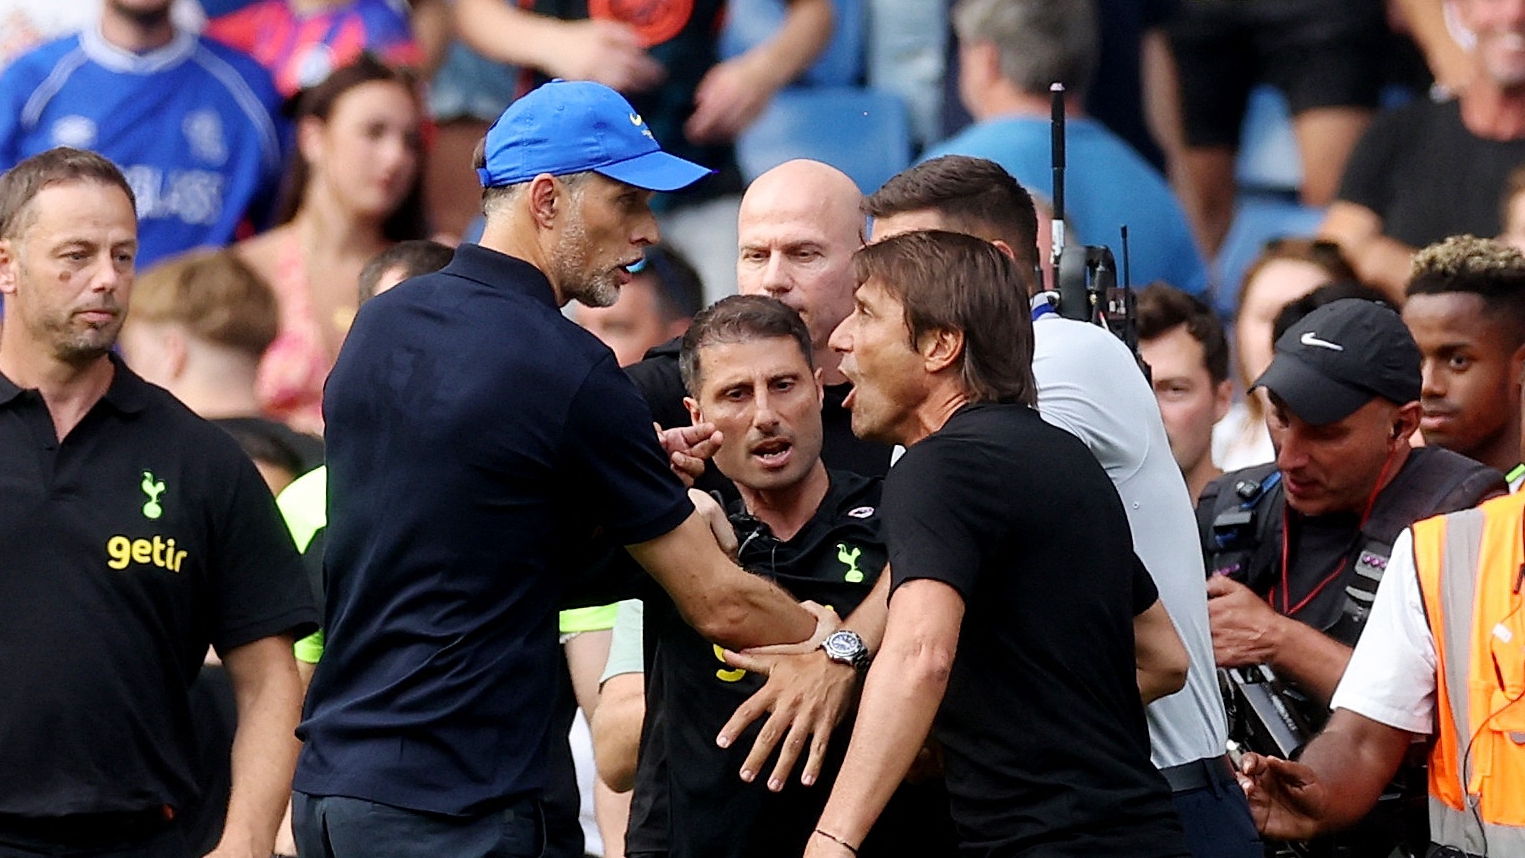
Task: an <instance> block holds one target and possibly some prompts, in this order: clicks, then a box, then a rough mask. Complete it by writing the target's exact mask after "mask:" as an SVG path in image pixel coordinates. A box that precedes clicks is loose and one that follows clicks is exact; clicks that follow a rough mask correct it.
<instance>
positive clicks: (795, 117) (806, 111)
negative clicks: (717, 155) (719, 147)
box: [736, 87, 911, 193]
mask: <svg viewBox="0 0 1525 858" xmlns="http://www.w3.org/2000/svg"><path fill="white" fill-rule="evenodd" d="M793 158H813V159H815V160H817V161H823V162H825V163H827V164H830V165H832V166H833V167H836V168H837V169H839V170H841V171H842V172H844V173H846V174H847V175H849V176H851V177H852V179H853V181H855V182H857V183H858V187H859V188H861V189H862V190H863V192H864V193H872V192H873V191H876V190H878V189H879V186H880V185H882V184H884V182H885V180H887V179H889V178H890V177H891V176H893V175H895V174H896V173H898V172H900V171H901V170H903V169H905V168H906V167H907V166H909V165H910V163H911V136H910V126H909V119H908V117H907V115H906V109H905V104H904V103H903V102H902V101H901V100H900V98H899V97H898V96H895V95H891V94H889V93H885V92H880V91H877V90H873V89H865V88H861V87H812V88H801V89H786V90H783V91H782V92H780V93H779V94H778V96H777V97H776V98H774V99H773V103H772V104H770V105H769V106H768V109H767V110H766V111H764V112H763V115H762V116H760V117H759V118H758V120H757V122H756V123H755V124H754V125H753V126H752V127H751V128H749V129H747V130H746V131H745V132H744V133H743V134H742V135H741V137H740V138H739V139H738V140H737V141H736V160H737V161H738V162H739V163H740V165H741V172H742V175H743V176H744V177H745V178H746V180H747V181H748V182H751V181H752V180H753V179H755V178H757V176H758V175H760V174H762V173H764V172H766V171H768V170H770V169H772V168H774V167H776V166H778V165H779V164H782V163H783V162H785V161H788V160H790V159H793Z"/></svg>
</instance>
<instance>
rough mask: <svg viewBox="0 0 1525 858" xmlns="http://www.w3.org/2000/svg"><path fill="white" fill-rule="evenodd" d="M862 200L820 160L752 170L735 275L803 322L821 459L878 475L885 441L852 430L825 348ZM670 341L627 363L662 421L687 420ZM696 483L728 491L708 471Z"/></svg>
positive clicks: (845, 286)
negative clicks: (819, 384)
mask: <svg viewBox="0 0 1525 858" xmlns="http://www.w3.org/2000/svg"><path fill="white" fill-rule="evenodd" d="M862 202H863V194H862V192H861V191H859V190H858V186H857V185H856V184H854V183H853V180H852V179H850V178H848V176H847V174H846V173H843V172H842V171H841V170H838V169H836V168H835V167H832V166H830V165H827V164H823V163H821V162H820V161H809V160H805V159H798V160H794V161H786V162H785V163H783V164H780V165H778V166H777V167H774V168H773V169H771V170H769V171H767V172H766V173H763V174H762V175H761V176H758V177H757V178H756V179H754V180H753V181H752V184H751V185H749V186H748V187H747V192H746V195H745V196H743V197H742V199H741V213H740V215H739V216H738V219H737V235H738V242H737V244H738V248H737V256H736V282H737V287H738V289H739V291H740V292H741V294H743V295H767V296H769V297H772V298H777V299H778V300H780V301H782V302H784V303H785V304H787V305H789V306H790V307H792V308H793V309H794V310H795V311H796V312H798V313H799V314H800V317H801V318H803V319H804V320H805V326H806V328H807V329H808V330H809V331H810V342H811V348H812V350H813V352H814V354H813V355H812V357H813V359H814V361H815V366H816V367H818V368H819V369H820V370H821V372H822V381H823V382H824V383H825V386H826V401H825V403H824V404H823V406H822V409H821V422H822V429H823V431H824V433H825V439H824V444H823V447H822V450H821V460H822V461H824V462H825V463H826V465H827V467H830V468H835V469H837V470H845V471H852V472H854V473H857V474H862V475H864V476H883V475H884V473H885V472H886V471H888V470H889V466H890V448H889V447H888V446H886V445H884V444H880V443H877V442H874V441H862V440H859V439H858V438H857V437H856V436H854V435H853V433H852V422H851V420H852V418H851V415H850V414H849V413H848V411H847V409H845V408H843V407H842V400H843V399H844V398H845V397H846V396H847V392H848V390H850V389H851V387H852V386H851V385H850V384H848V383H847V379H846V378H845V377H844V376H843V375H842V373H841V371H840V370H838V369H837V364H838V362H839V361H840V359H841V356H840V355H838V354H837V353H836V352H834V351H832V350H831V348H830V347H829V346H828V345H827V340H828V339H829V338H830V337H831V332H832V330H834V329H835V328H836V326H837V325H839V324H841V322H842V320H843V319H845V318H847V316H848V314H849V313H851V312H852V308H853V289H854V287H855V284H854V282H853V273H852V256H853V253H854V252H856V251H857V249H858V248H859V247H862V246H863V235H864V216H863V211H862V208H861V205H862ZM678 345H679V344H678V341H677V340H673V341H671V342H668V343H664V344H663V345H660V346H657V347H656V348H654V349H652V350H651V351H649V352H647V353H646V359H645V360H643V361H641V362H640V363H638V364H635V365H634V366H631V367H628V368H627V369H626V372H628V373H629V374H630V377H631V378H632V379H633V380H634V381H635V384H636V387H638V388H640V390H641V392H642V393H643V394H645V395H646V400H647V402H648V403H650V405H651V411H652V414H653V415H654V416H655V417H656V420H657V422H658V423H660V424H661V425H662V426H663V428H671V427H673V426H687V425H688V424H689V415H688V410H687V409H686V408H685V407H684V406H683V397H684V396H685V395H686V393H685V391H684V388H683V381H682V379H681V378H679V376H678ZM697 485H698V487H699V488H718V489H721V490H722V491H725V492H726V493H727V495H728V496H729V497H732V498H734V497H735V490H734V489H733V488H731V487H730V485H729V483H727V482H726V481H725V480H724V478H723V477H719V475H718V474H715V473H714V472H713V469H710V470H707V471H706V472H705V475H704V477H702V478H701V479H700V481H699V483H698V484H697Z"/></svg>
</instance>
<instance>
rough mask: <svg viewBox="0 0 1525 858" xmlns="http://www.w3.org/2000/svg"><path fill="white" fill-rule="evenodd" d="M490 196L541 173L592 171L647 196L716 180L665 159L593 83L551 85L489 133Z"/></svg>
mask: <svg viewBox="0 0 1525 858" xmlns="http://www.w3.org/2000/svg"><path fill="white" fill-rule="evenodd" d="M484 154H485V156H486V166H484V167H481V168H478V169H477V176H478V178H480V179H481V180H482V187H484V188H498V187H503V186H504V185H516V184H519V183H520V182H528V181H529V180H530V179H533V178H535V177H536V176H538V175H540V174H541V173H549V174H551V175H553V176H564V175H567V174H569V173H581V172H584V171H586V170H592V171H594V172H596V173H600V174H602V175H605V176H608V177H609V178H611V179H615V180H617V181H621V182H624V183H625V184H627V185H634V186H635V187H637V188H643V189H645V190H648V191H676V190H678V189H679V188H686V187H688V186H689V185H692V184H693V183H694V182H697V181H699V180H700V179H702V178H704V177H705V176H708V175H710V174H711V173H713V172H715V171H714V170H711V169H709V168H707V167H701V166H699V165H698V164H695V163H692V162H690V161H685V160H683V159H682V158H679V157H678V156H676V155H670V154H668V153H666V152H663V151H662V147H661V146H660V145H659V144H658V143H657V138H656V137H654V136H652V133H651V129H649V128H647V127H646V120H644V119H642V118H641V115H640V114H639V113H636V112H635V109H634V108H632V107H631V106H630V102H628V101H626V100H625V98H624V96H622V95H620V94H619V93H618V92H615V91H614V90H612V89H610V88H609V87H607V86H604V85H603V84H601V83H593V82H592V81H575V80H560V79H557V80H553V81H551V82H549V83H546V84H543V85H541V86H540V87H538V88H536V89H535V90H533V91H532V92H530V93H528V94H526V95H525V96H523V97H522V98H520V99H519V100H517V101H515V102H514V103H513V104H510V105H509V106H508V109H507V110H505V111H503V115H502V116H499V117H498V121H497V122H494V123H493V124H492V127H491V128H489V129H487V140H486V145H485V147H484Z"/></svg>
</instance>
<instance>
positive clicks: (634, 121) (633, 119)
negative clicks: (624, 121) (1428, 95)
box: [630, 113, 642, 127]
mask: <svg viewBox="0 0 1525 858" xmlns="http://www.w3.org/2000/svg"><path fill="white" fill-rule="evenodd" d="M641 122H642V119H641V114H639V113H632V114H630V124H631V125H634V126H637V127H639V126H640V124H641Z"/></svg>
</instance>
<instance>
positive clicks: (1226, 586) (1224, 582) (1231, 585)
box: [1207, 575, 1244, 599]
mask: <svg viewBox="0 0 1525 858" xmlns="http://www.w3.org/2000/svg"><path fill="white" fill-rule="evenodd" d="M1242 589H1244V585H1243V584H1241V583H1239V582H1238V581H1235V580H1234V579H1233V578H1230V577H1228V576H1227V575H1213V576H1210V577H1209V578H1208V579H1207V598H1209V599H1214V598H1217V597H1219V596H1227V595H1229V594H1230V593H1234V592H1237V591H1239V590H1242Z"/></svg>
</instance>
